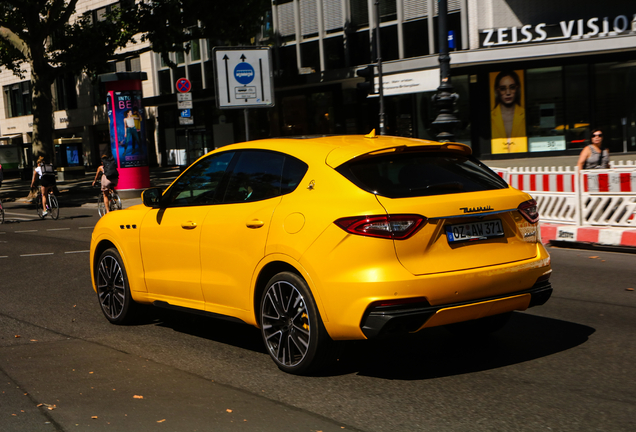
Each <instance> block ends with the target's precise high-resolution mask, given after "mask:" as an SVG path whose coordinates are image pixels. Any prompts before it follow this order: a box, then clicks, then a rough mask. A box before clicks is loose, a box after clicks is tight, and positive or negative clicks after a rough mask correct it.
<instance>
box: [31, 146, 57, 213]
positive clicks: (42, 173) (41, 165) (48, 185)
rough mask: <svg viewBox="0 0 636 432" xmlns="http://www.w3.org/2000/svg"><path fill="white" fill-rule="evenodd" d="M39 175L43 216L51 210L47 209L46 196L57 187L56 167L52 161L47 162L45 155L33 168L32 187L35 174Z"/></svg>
mask: <svg viewBox="0 0 636 432" xmlns="http://www.w3.org/2000/svg"><path fill="white" fill-rule="evenodd" d="M36 175H37V176H38V178H39V180H40V193H41V194H42V209H43V210H44V211H43V212H42V217H44V216H46V215H47V214H48V213H49V212H48V211H47V210H46V198H47V197H48V196H49V192H50V191H51V189H53V188H54V187H55V181H56V179H55V168H53V165H52V164H50V163H45V161H44V157H43V156H40V157H38V161H37V166H36V167H35V169H34V170H33V177H32V178H31V189H33V188H34V187H35V176H36Z"/></svg>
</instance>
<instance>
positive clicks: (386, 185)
mask: <svg viewBox="0 0 636 432" xmlns="http://www.w3.org/2000/svg"><path fill="white" fill-rule="evenodd" d="M337 171H338V172H340V174H342V175H344V176H345V177H346V178H347V179H349V180H350V181H351V182H353V183H354V184H355V185H356V186H358V187H360V188H361V189H364V190H366V191H369V192H371V193H374V194H378V195H381V196H385V197H388V198H407V197H418V196H431V195H445V194H452V193H462V192H477V191H485V190H493V189H505V188H507V187H508V185H507V184H506V182H505V181H503V180H502V179H501V178H500V177H499V176H498V175H497V174H495V173H494V172H492V171H491V170H490V169H489V168H488V167H487V166H485V165H484V164H482V163H481V162H479V161H478V160H477V159H475V158H474V157H472V156H463V155H458V154H453V153H447V152H430V151H404V152H399V153H384V154H380V155H374V156H368V157H362V158H359V159H355V160H352V161H349V162H347V163H345V164H343V165H341V166H339V167H338V168H337Z"/></svg>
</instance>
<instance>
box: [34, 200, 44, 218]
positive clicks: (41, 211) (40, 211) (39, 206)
mask: <svg viewBox="0 0 636 432" xmlns="http://www.w3.org/2000/svg"><path fill="white" fill-rule="evenodd" d="M35 210H37V212H38V216H40V219H44V209H43V208H42V197H41V196H39V197H38V199H37V200H36V201H35Z"/></svg>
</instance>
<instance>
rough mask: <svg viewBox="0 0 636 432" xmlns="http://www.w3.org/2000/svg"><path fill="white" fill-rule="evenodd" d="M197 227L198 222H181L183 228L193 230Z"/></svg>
mask: <svg viewBox="0 0 636 432" xmlns="http://www.w3.org/2000/svg"><path fill="white" fill-rule="evenodd" d="M196 227H197V223H196V222H192V221H187V222H182V223H181V228H183V229H187V230H191V229H195V228H196Z"/></svg>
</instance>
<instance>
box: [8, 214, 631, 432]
mask: <svg viewBox="0 0 636 432" xmlns="http://www.w3.org/2000/svg"><path fill="white" fill-rule="evenodd" d="M5 208H6V212H7V215H6V219H7V220H8V221H9V223H7V224H5V225H0V278H1V279H0V429H1V430H2V431H29V432H31V431H69V430H76V431H77V430H79V431H83V430H91V431H93V430H98V431H99V430H104V431H133V430H134V431H149V430H153V431H155V430H166V431H197V430H198V431H211V430H214V431H243V430H245V431H318V430H321V431H335V430H362V431H436V432H437V431H513V430H514V431H539V430H553V431H557V430H558V431H632V430H636V380H635V379H634V378H635V377H636V373H635V372H634V371H635V369H636V338H634V334H635V332H634V330H635V329H636V291H629V290H627V289H628V288H636V254H634V255H633V254H623V253H611V252H595V251H580V250H567V249H556V248H551V249H550V253H551V255H552V259H553V268H554V275H553V277H552V282H553V286H554V288H555V293H554V295H553V297H552V298H551V299H550V301H549V302H548V303H547V304H546V305H545V306H542V307H537V308H533V309H531V310H529V311H527V312H524V313H515V315H514V317H513V319H512V320H511V322H510V323H509V325H508V326H507V327H506V328H504V329H503V330H502V331H500V332H498V333H496V334H495V335H493V336H491V337H489V338H486V339H482V340H465V339H463V338H460V337H457V336H453V335H452V334H451V333H449V332H447V331H446V330H445V329H443V328H437V329H431V330H429V331H426V332H423V333H420V334H417V335H414V336H412V337H405V338H401V339H399V340H391V341H383V342H364V343H363V342H359V343H351V344H347V345H346V346H345V347H344V349H343V353H342V355H341V356H340V361H339V362H338V363H337V364H336V365H334V366H333V367H332V368H331V369H329V370H328V371H326V372H325V373H324V374H323V375H322V376H315V377H296V376H291V375H287V374H284V373H282V372H280V371H279V370H278V369H277V368H276V367H275V366H274V364H273V362H272V361H271V360H270V359H269V357H268V355H267V354H266V353H265V351H264V349H263V346H262V343H261V340H260V334H259V332H258V330H257V329H255V328H252V327H249V326H244V325H235V324H231V323H228V322H225V321H217V320H213V319H210V318H204V317H199V316H191V315H185V314H179V313H166V312H163V313H161V312H160V311H154V310H150V311H148V313H147V316H146V317H145V319H144V321H143V322H142V323H140V324H139V325H135V326H127V327H118V326H113V325H110V324H108V322H107V321H106V319H105V318H104V317H103V316H102V313H101V311H100V309H99V306H98V303H97V299H96V295H95V294H94V292H93V291H92V289H91V285H90V275H89V267H88V252H87V251H88V248H89V242H90V233H91V230H92V227H93V225H94V224H95V222H96V221H97V216H96V213H97V212H96V209H95V208H94V207H63V208H62V209H61V212H60V220H58V221H52V220H50V219H46V220H44V221H40V220H35V219H34V216H35V211H34V210H32V209H31V208H26V207H24V208H23V206H22V205H21V204H19V203H9V204H7V205H6V206H5ZM33 254H46V255H38V256H33Z"/></svg>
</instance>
